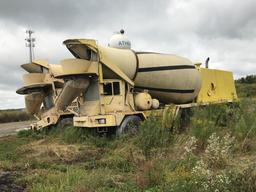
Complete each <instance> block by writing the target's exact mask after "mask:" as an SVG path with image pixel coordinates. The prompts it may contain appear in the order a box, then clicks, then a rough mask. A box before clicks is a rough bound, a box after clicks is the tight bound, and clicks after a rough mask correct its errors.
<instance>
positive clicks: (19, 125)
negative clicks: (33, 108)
mask: <svg viewBox="0 0 256 192" xmlns="http://www.w3.org/2000/svg"><path fill="white" fill-rule="evenodd" d="M31 123H32V122H31V121H21V122H11V123H1V124H0V137H3V136H7V135H15V134H17V132H18V131H20V130H23V129H28V128H29V125H30V124H31Z"/></svg>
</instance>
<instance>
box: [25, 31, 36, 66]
mask: <svg viewBox="0 0 256 192" xmlns="http://www.w3.org/2000/svg"><path fill="white" fill-rule="evenodd" d="M26 33H27V34H28V38H26V39H25V40H26V47H28V48H29V61H30V63H32V61H33V59H34V50H33V48H34V47H35V41H36V39H35V38H32V33H34V31H32V30H30V29H29V30H26Z"/></svg>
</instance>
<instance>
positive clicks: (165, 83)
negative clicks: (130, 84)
mask: <svg viewBox="0 0 256 192" xmlns="http://www.w3.org/2000/svg"><path fill="white" fill-rule="evenodd" d="M137 56H138V61H139V67H138V69H137V75H136V78H135V87H136V88H139V89H147V90H149V93H150V94H151V95H152V97H154V98H157V99H159V100H160V101H161V102H162V103H187V102H191V101H192V100H193V99H194V98H195V97H196V96H197V95H198V93H199V91H200V87H201V78H200V74H199V71H198V70H197V69H196V68H195V66H194V65H193V64H192V63H191V61H189V60H188V59H185V58H183V57H179V56H175V55H167V54H155V53H137Z"/></svg>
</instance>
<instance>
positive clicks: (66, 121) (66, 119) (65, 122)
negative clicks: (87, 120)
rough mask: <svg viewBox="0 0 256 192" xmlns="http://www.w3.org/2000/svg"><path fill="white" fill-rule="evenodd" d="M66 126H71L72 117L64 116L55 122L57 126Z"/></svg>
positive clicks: (61, 127)
mask: <svg viewBox="0 0 256 192" xmlns="http://www.w3.org/2000/svg"><path fill="white" fill-rule="evenodd" d="M66 126H73V118H72V117H64V118H62V119H60V121H59V122H58V124H57V127H58V128H60V129H63V128H64V127H66Z"/></svg>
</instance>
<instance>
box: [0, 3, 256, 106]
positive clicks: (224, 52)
mask: <svg viewBox="0 0 256 192" xmlns="http://www.w3.org/2000/svg"><path fill="white" fill-rule="evenodd" d="M255 10H256V1H255V0H242V1H238V0H222V1H217V0H216V1H210V0H155V1H154V0H140V1H138V0H122V1H121V0H97V1H96V0H65V1H64V0H0V47H1V48H0V72H1V75H0V109H5V108H21V107H24V99H23V96H19V95H17V94H16V93H15V91H16V89H17V88H18V87H20V86H21V85H22V74H23V73H24V72H23V70H22V69H21V68H20V65H21V64H23V63H27V62H28V49H27V48H26V47H25V40H24V39H25V38H26V33H25V31H26V29H33V30H34V31H35V34H34V37H35V38H36V47H35V57H36V59H48V60H49V62H50V63H58V61H59V60H61V59H63V58H69V57H72V55H71V54H70V53H69V52H68V51H67V50H66V48H65V47H64V46H63V45H62V42H63V40H65V39H68V38H94V39H97V40H98V42H99V43H101V44H104V45H107V43H108V39H109V38H110V37H111V35H112V33H113V32H115V31H119V30H120V29H121V28H124V29H125V31H126V34H127V36H128V37H129V39H130V40H131V42H132V48H133V49H135V50H139V51H157V52H164V53H173V54H178V55H181V56H185V57H188V58H189V59H191V60H192V61H194V62H198V61H199V62H200V61H201V62H204V60H205V59H206V58H207V57H210V58H211V60H210V67H211V68H218V69H226V70H231V71H233V73H234V75H235V77H236V78H237V77H240V76H244V75H247V74H252V73H254V74H255V73H256V11H255Z"/></svg>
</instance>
